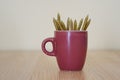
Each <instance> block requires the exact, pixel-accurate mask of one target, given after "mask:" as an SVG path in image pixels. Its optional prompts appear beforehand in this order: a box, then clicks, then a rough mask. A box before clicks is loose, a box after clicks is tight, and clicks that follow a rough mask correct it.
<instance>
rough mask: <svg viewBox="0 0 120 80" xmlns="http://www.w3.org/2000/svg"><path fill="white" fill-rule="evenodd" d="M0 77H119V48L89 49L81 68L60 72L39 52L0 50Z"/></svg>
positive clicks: (53, 79) (87, 79)
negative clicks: (113, 49)
mask: <svg viewBox="0 0 120 80" xmlns="http://www.w3.org/2000/svg"><path fill="white" fill-rule="evenodd" d="M0 80H120V51H88V53H87V57H86V63H85V65H84V68H83V70H82V71H60V70H59V68H58V66H57V62H56V59H55V57H50V56H47V55H45V54H43V53H42V52H41V51H0Z"/></svg>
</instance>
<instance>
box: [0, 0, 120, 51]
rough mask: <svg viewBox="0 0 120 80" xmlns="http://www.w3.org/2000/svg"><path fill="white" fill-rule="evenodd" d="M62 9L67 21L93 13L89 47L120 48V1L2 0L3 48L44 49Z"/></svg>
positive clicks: (0, 45) (0, 35)
mask: <svg viewBox="0 0 120 80" xmlns="http://www.w3.org/2000/svg"><path fill="white" fill-rule="evenodd" d="M58 12H59V13H60V14H61V17H62V19H63V20H64V21H66V19H67V17H71V18H73V19H77V20H79V19H80V18H83V17H85V16H86V15H87V14H89V16H90V18H91V19H92V22H91V24H90V26H89V28H88V33H89V41H88V42H89V44H88V45H89V46H88V48H89V49H113V50H119V49H120V0H0V50H40V45H41V42H42V40H43V39H45V38H47V37H51V36H53V35H54V34H53V32H54V30H55V29H54V26H53V23H52V18H53V17H56V14H57V13H58Z"/></svg>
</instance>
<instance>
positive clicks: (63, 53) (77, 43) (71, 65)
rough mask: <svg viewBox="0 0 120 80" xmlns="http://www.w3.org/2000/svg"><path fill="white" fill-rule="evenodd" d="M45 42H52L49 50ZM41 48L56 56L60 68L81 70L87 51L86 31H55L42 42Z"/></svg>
mask: <svg viewBox="0 0 120 80" xmlns="http://www.w3.org/2000/svg"><path fill="white" fill-rule="evenodd" d="M47 42H51V43H52V46H53V50H52V51H51V52H49V51H47V50H46V48H45V45H46V43H47ZM42 50H43V52H44V53H45V54H47V55H49V56H55V57H56V59H57V63H58V66H59V68H60V70H70V71H78V70H82V68H83V66H84V63H85V58H86V52H87V31H55V32H54V37H51V38H47V39H45V40H44V41H43V42H42Z"/></svg>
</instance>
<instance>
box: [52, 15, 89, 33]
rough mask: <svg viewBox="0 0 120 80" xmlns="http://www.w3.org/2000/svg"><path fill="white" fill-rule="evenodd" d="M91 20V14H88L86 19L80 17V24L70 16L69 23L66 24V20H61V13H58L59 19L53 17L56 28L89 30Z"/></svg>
mask: <svg viewBox="0 0 120 80" xmlns="http://www.w3.org/2000/svg"><path fill="white" fill-rule="evenodd" d="M90 22H91V19H89V16H88V15H87V16H86V17H85V19H84V20H83V19H80V21H79V24H77V21H76V20H74V21H73V20H72V19H70V18H69V17H68V19H67V24H66V25H65V24H64V22H63V21H62V20H61V17H60V14H59V13H58V14H57V19H55V18H53V23H54V26H55V29H56V30H81V31H85V30H87V28H88V26H89V24H90Z"/></svg>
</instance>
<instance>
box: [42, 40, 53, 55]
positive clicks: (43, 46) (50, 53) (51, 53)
mask: <svg viewBox="0 0 120 80" xmlns="http://www.w3.org/2000/svg"><path fill="white" fill-rule="evenodd" d="M54 40H55V38H47V39H45V40H43V42H42V45H41V47H42V51H43V52H44V53H45V54H46V55H49V56H55V41H54ZM47 42H51V43H52V46H53V50H52V51H51V52H49V51H47V50H46V47H45V46H46V43H47Z"/></svg>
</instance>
